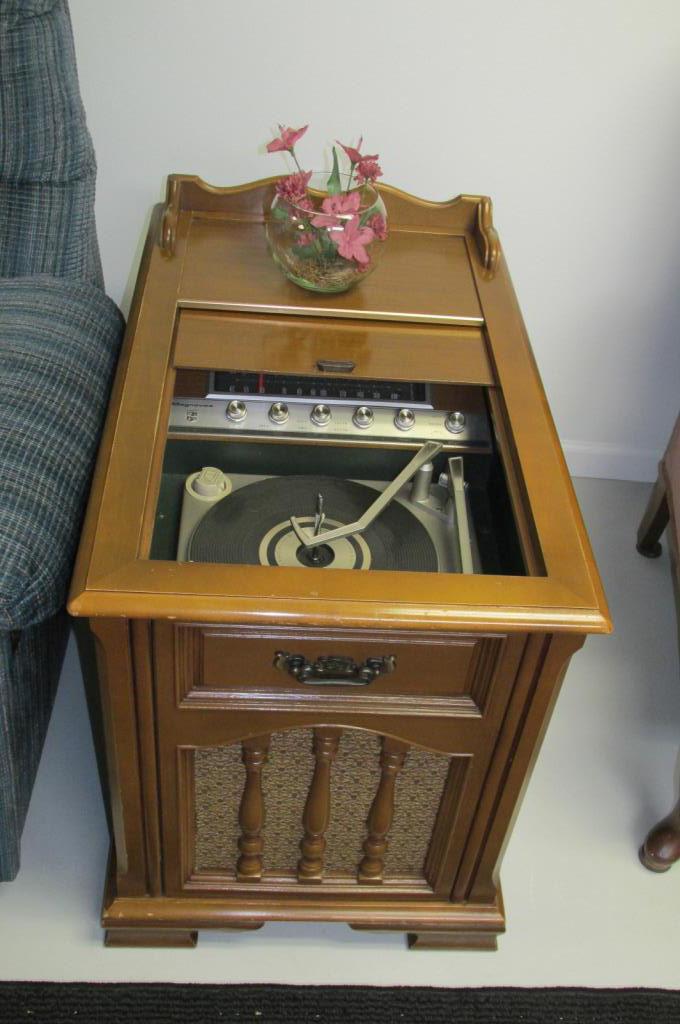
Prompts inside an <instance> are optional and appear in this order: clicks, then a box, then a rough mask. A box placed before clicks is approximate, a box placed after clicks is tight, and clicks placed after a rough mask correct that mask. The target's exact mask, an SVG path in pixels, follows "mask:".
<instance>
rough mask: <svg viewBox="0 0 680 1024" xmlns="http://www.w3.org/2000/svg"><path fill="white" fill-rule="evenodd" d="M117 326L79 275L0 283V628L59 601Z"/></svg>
mask: <svg viewBox="0 0 680 1024" xmlns="http://www.w3.org/2000/svg"><path fill="white" fill-rule="evenodd" d="M122 331H123V319H122V317H121V314H120V312H119V311H118V309H117V308H116V306H115V305H114V303H113V302H112V301H111V300H110V299H108V298H107V296H106V295H105V294H104V293H103V292H102V291H100V289H99V288H96V287H95V286H93V285H91V284H89V283H87V282H84V281H75V280H65V279H61V278H53V277H47V276H38V277H25V278H13V279H4V280H0V629H7V630H16V629H23V628H25V627H26V626H29V625H32V624H34V623H37V622H41V621H43V620H44V619H46V618H48V617H49V616H51V615H53V614H54V613H55V612H56V611H57V610H58V609H59V608H60V607H61V606H62V605H63V604H64V602H65V598H66V591H67V588H68V584H69V580H70V576H71V570H72V565H73V559H74V556H75V550H76V546H77V542H78V536H79V532H80V524H81V520H82V516H83V511H84V506H85V502H86V500H87V495H88V490H89V484H90V477H91V473H92V468H93V463H94V458H95V455H96V451H97V445H98V441H99V434H100V431H101V425H102V421H103V418H104V414H105V411H106V405H107V401H108V395H109V390H110V385H111V378H112V375H113V369H114V366H115V363H116V357H117V353H118V348H119V345H120V339H121V336H122Z"/></svg>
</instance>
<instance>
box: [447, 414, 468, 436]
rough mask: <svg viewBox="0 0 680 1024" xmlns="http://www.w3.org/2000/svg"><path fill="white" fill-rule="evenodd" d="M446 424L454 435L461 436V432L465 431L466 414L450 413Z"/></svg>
mask: <svg viewBox="0 0 680 1024" xmlns="http://www.w3.org/2000/svg"><path fill="white" fill-rule="evenodd" d="M444 424H445V426H446V429H447V430H450V431H451V433H452V434H460V432H461V430H465V413H462V412H450V413H449V414H448V416H447V417H446V419H445V420H444Z"/></svg>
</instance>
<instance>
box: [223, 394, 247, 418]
mask: <svg viewBox="0 0 680 1024" xmlns="http://www.w3.org/2000/svg"><path fill="white" fill-rule="evenodd" d="M246 412H247V409H246V404H245V402H242V401H241V399H240V398H232V400H231V402H229V405H228V406H227V419H230V420H231V421H232V422H233V423H240V422H241V420H244V419H245V418H246Z"/></svg>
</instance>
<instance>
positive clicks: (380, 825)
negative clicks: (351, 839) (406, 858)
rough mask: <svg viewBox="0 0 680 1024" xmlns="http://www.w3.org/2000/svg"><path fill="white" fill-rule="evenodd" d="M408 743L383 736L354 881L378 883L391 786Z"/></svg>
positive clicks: (389, 824)
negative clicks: (360, 856)
mask: <svg viewBox="0 0 680 1024" xmlns="http://www.w3.org/2000/svg"><path fill="white" fill-rule="evenodd" d="M407 751H408V745H407V744H406V743H400V742H399V740H393V739H391V738H390V737H389V736H383V741H382V752H381V754H380V768H381V772H380V782H379V783H378V789H377V791H376V794H375V797H374V800H373V803H372V804H371V809H370V811H369V812H368V820H367V822H366V824H367V827H368V835H367V836H366V839H365V840H364V847H363V849H364V856H363V857H362V859H361V862H360V864H359V868H358V871H357V881H359V882H364V883H375V882H382V880H383V871H384V870H385V853H386V852H387V833H388V832H389V830H390V829H391V827H392V819H393V817H394V788H395V785H396V781H397V775H398V774H399V772H400V771H401V769H402V767H403V765H404V760H405V758H406V753H407Z"/></svg>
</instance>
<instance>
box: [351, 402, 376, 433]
mask: <svg viewBox="0 0 680 1024" xmlns="http://www.w3.org/2000/svg"><path fill="white" fill-rule="evenodd" d="M352 423H353V424H354V426H355V427H360V428H361V430H365V429H366V427H370V425H371V424H372V423H373V410H372V409H369V407H368V406H367V405H360V406H359V408H358V409H355V411H354V416H352Z"/></svg>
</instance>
